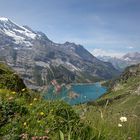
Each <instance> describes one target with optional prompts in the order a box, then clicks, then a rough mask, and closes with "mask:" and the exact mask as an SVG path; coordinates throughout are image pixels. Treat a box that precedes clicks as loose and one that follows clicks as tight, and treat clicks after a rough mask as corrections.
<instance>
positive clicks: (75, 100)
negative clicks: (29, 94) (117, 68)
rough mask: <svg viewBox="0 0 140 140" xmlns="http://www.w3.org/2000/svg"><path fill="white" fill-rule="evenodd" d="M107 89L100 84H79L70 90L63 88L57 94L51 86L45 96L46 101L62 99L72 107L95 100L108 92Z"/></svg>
mask: <svg viewBox="0 0 140 140" xmlns="http://www.w3.org/2000/svg"><path fill="white" fill-rule="evenodd" d="M106 90H107V89H106V87H103V86H101V85H100V84H99V83H95V84H77V85H71V88H70V89H69V90H68V89H67V88H66V87H65V86H64V87H62V90H61V92H59V93H56V92H55V88H54V87H53V86H50V88H49V90H48V92H47V94H46V93H45V94H44V96H45V98H46V99H50V100H55V99H62V100H64V101H66V102H68V103H69V104H71V105H74V104H79V103H84V102H87V101H91V100H95V99H97V98H98V97H99V96H101V95H102V94H104V93H105V92H106Z"/></svg>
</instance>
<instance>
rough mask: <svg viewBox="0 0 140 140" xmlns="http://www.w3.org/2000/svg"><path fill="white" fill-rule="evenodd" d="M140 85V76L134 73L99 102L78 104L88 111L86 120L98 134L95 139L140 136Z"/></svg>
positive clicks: (115, 139) (114, 139) (136, 138)
mask: <svg viewBox="0 0 140 140" xmlns="http://www.w3.org/2000/svg"><path fill="white" fill-rule="evenodd" d="M124 75H125V74H124ZM125 76H126V75H125ZM123 77H124V76H122V77H121V78H122V79H123ZM139 87H140V76H139V75H136V76H130V77H128V78H127V79H125V78H124V79H123V80H119V81H117V84H116V85H115V86H114V88H113V89H112V90H110V91H109V92H108V93H107V94H105V95H103V96H102V97H101V98H100V99H98V100H97V101H95V102H90V103H89V104H88V105H82V106H78V107H77V109H79V110H80V111H82V110H87V111H86V112H85V114H84V117H85V118H84V119H85V120H87V121H88V122H90V123H91V125H92V127H93V129H94V131H93V133H94V134H95V137H96V136H98V138H97V137H96V138H95V139H97V140H98V139H99V140H100V139H103V140H127V139H132V140H138V139H140V95H139V94H140V89H139ZM121 116H125V117H127V122H125V123H122V122H121V121H120V120H119V118H120V117H121ZM118 124H122V127H118Z"/></svg>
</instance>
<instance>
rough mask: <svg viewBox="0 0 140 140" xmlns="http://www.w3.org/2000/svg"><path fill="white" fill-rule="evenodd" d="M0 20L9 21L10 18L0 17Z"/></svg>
mask: <svg viewBox="0 0 140 140" xmlns="http://www.w3.org/2000/svg"><path fill="white" fill-rule="evenodd" d="M0 21H4V22H7V21H9V19H8V18H6V17H0Z"/></svg>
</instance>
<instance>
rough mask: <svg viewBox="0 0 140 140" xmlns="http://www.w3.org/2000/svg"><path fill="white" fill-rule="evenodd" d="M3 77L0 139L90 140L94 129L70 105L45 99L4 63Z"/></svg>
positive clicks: (0, 89) (0, 105)
mask: <svg viewBox="0 0 140 140" xmlns="http://www.w3.org/2000/svg"><path fill="white" fill-rule="evenodd" d="M0 77H1V81H0V139H2V140H21V139H26V140H31V139H32V140H41V139H42V140H44V139H51V140H59V139H61V140H62V139H63V138H64V137H66V139H69V140H70V139H74V140H78V139H80V140H86V139H87V140H88V139H89V137H90V136H91V135H90V132H91V130H92V129H91V128H90V127H89V125H88V124H87V123H86V122H84V121H82V120H81V119H80V117H79V115H78V114H77V113H76V112H75V110H74V109H73V108H72V107H71V106H70V105H68V104H66V103H64V102H63V101H52V100H51V101H47V100H44V99H43V98H42V97H41V96H40V94H39V93H35V92H32V91H30V90H29V89H27V88H26V87H25V85H24V83H23V81H22V80H21V79H20V78H19V76H17V75H16V74H15V73H14V72H13V71H11V69H10V68H8V67H7V66H5V65H3V64H0Z"/></svg>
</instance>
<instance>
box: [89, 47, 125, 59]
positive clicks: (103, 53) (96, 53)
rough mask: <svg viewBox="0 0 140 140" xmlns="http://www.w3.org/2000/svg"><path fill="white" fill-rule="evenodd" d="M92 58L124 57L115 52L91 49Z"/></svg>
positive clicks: (120, 53)
mask: <svg viewBox="0 0 140 140" xmlns="http://www.w3.org/2000/svg"><path fill="white" fill-rule="evenodd" d="M91 53H92V54H93V55H94V56H96V57H97V56H111V57H118V58H120V57H122V56H123V55H124V53H122V52H116V51H112V50H109V51H107V50H103V49H97V48H95V49H93V50H92V52H91Z"/></svg>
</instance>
